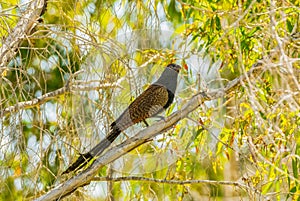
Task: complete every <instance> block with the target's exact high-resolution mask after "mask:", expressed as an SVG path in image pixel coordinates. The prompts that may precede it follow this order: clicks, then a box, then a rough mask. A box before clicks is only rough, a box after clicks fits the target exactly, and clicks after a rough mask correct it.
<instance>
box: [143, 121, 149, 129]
mask: <svg viewBox="0 0 300 201" xmlns="http://www.w3.org/2000/svg"><path fill="white" fill-rule="evenodd" d="M143 122H144V124H145V125H146V127H148V126H149V124H148V123H147V121H146V119H144V120H143Z"/></svg>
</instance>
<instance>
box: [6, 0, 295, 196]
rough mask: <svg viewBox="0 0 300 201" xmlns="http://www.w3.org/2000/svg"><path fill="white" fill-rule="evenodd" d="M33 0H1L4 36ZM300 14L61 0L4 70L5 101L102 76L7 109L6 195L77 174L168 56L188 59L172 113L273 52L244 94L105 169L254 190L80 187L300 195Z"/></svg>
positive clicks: (90, 189)
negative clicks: (73, 169) (82, 158)
mask: <svg viewBox="0 0 300 201" xmlns="http://www.w3.org/2000/svg"><path fill="white" fill-rule="evenodd" d="M27 6H28V2H27V1H12V0H9V1H8V0H2V1H1V2H0V16H1V17H0V26H1V28H0V36H1V40H0V45H2V43H3V41H4V40H5V38H6V37H7V36H8V35H9V34H10V32H11V30H12V29H13V28H14V26H15V25H16V23H17V21H18V20H19V19H20V18H21V17H22V13H23V12H24V11H25V10H26V9H28V7H27ZM299 19H300V16H299V0H289V1H259V0H256V1H255V0H246V1H232V0H228V1H211V0H205V1H192V0H169V1H159V0H146V1H140V0H136V1H124V0H109V1H102V0H98V1H94V0H84V1H76V0H64V1H60V0H56V1H51V0H49V1H48V2H47V9H46V11H45V13H44V15H43V16H42V17H41V20H40V23H39V24H38V25H37V26H36V27H35V29H34V30H32V31H31V34H30V35H28V36H27V37H26V40H24V41H23V42H22V44H21V46H20V47H19V49H18V50H17V54H16V56H15V57H14V59H13V60H11V61H9V63H8V67H9V68H8V70H7V72H6V73H5V74H2V76H1V77H0V90H1V91H0V100H1V102H0V110H1V111H3V110H4V109H5V108H7V107H9V106H13V105H15V104H17V103H20V102H23V101H30V100H32V99H34V98H36V97H40V96H41V95H43V94H46V93H48V92H52V91H55V90H58V89H60V88H62V87H64V86H68V85H70V86H73V85H74V84H77V85H79V86H80V85H81V84H89V85H91V88H89V89H87V90H82V89H81V90H80V89H78V88H77V90H74V89H73V90H71V91H70V92H66V93H63V94H62V95H58V96H54V97H51V98H50V99H49V100H47V101H45V102H43V103H41V104H38V105H35V106H33V107H27V108H25V109H19V110H17V112H13V113H9V114H6V115H2V116H1V121H0V164H1V168H0V174H1V177H0V183H1V185H0V199H1V200H24V199H29V200H30V199H32V198H34V197H36V196H39V195H41V194H43V193H44V192H46V191H49V190H50V189H51V188H52V187H54V186H55V185H57V184H59V183H60V182H62V181H64V180H65V179H66V178H65V177H62V176H61V175H60V174H61V173H62V171H64V170H65V169H66V167H67V166H68V165H69V164H70V163H71V162H72V161H74V160H75V159H76V158H77V154H78V153H82V152H85V151H88V150H89V149H90V148H91V147H92V146H94V145H95V144H96V143H97V142H99V141H100V140H101V139H102V138H103V137H104V136H105V134H106V133H107V132H108V131H109V125H110V123H111V122H113V120H114V119H115V118H116V117H117V116H118V114H120V113H121V112H122V111H123V109H124V108H125V107H126V106H127V105H128V103H130V101H132V100H133V99H134V98H135V97H136V96H137V95H138V94H140V93H141V92H142V91H143V90H144V89H145V88H146V87H147V86H148V85H149V84H150V83H151V82H153V81H154V80H155V79H157V77H158V76H159V75H160V73H161V72H162V71H163V67H164V66H166V65H167V64H168V63H170V62H176V63H178V64H181V65H183V66H185V65H187V67H188V70H187V71H185V70H183V71H182V72H181V73H180V81H179V87H178V91H177V96H176V99H175V104H173V105H172V107H171V108H170V109H169V110H168V111H166V114H167V115H168V114H170V113H171V112H173V111H176V110H177V109H178V108H180V107H181V106H182V105H183V104H184V103H186V102H187V100H189V98H191V97H192V96H193V95H194V94H196V93H197V92H199V91H202V90H213V89H218V88H219V87H222V86H224V85H225V84H226V83H227V82H228V81H229V80H232V79H234V78H236V77H238V76H239V75H241V74H243V73H245V72H246V71H247V70H249V69H250V67H251V66H252V65H253V64H255V63H256V62H258V60H261V59H262V63H263V65H262V67H261V71H260V73H259V74H257V75H255V76H252V77H251V76H250V77H247V79H246V80H245V81H244V82H243V83H241V86H240V87H238V88H236V89H235V90H234V91H233V92H231V93H230V94H227V95H226V96H225V97H224V98H222V99H220V100H213V101H209V102H208V103H206V104H205V105H203V106H201V107H200V108H198V109H197V110H195V111H194V112H193V113H192V114H190V115H189V118H186V119H183V120H182V121H180V122H179V123H178V124H177V125H176V127H174V129H172V130H170V131H168V132H167V133H164V134H162V135H160V136H158V137H156V138H155V140H154V142H152V143H148V144H145V145H143V146H141V147H139V148H137V149H136V150H133V151H132V152H131V153H129V154H128V156H124V157H122V158H121V159H119V160H118V161H116V162H115V163H113V164H111V165H109V166H108V167H106V168H103V169H101V170H99V176H106V175H109V176H111V177H118V176H134V175H138V176H142V177H149V178H156V179H170V180H171V179H173V180H182V181H184V180H191V179H193V180H197V179H198V180H201V179H207V180H213V181H222V180H225V181H237V182H240V183H241V184H243V185H245V186H246V187H247V188H243V189H241V188H238V187H236V186H233V185H232V186H230V185H229V186H226V185H222V184H221V183H219V184H215V185H210V184H189V185H175V184H167V183H166V184H162V183H155V182H152V183H151V182H144V181H126V180H125V181H121V182H97V181H96V182H93V183H91V184H90V185H89V186H87V187H85V188H82V189H80V190H78V191H76V192H75V193H73V194H72V195H71V196H69V197H68V198H67V199H70V200H82V199H84V200H96V199H97V200H105V199H107V198H110V199H112V198H114V199H116V200H149V199H150V200H165V199H166V200H208V199H215V200H219V199H220V200H222V199H223V198H224V199H225V198H226V199H230V200H234V199H236V200H244V199H245V200H249V199H250V200H255V199H258V200H260V199H262V200H265V199H270V200H285V199H287V200H300V185H299V182H300V177H299V173H300V172H299V170H300V138H299V135H300V134H299V132H300V131H299V124H300V117H299V113H300V96H299V91H300V83H299V81H300V80H299V73H300V72H299V45H300V43H299ZM80 70H83V71H82V72H81V71H80ZM78 71H80V73H77V74H76V75H74V73H76V72H78ZM95 83H96V84H98V85H99V86H101V85H103V84H106V87H100V88H97V86H98V85H95ZM0 114H1V113H0ZM151 121H152V122H155V121H156V120H151ZM142 127H143V125H142V124H141V125H137V126H134V128H130V129H128V131H126V132H125V135H123V136H122V137H120V139H118V141H117V142H121V141H122V140H124V139H126V136H131V135H133V134H134V133H136V132H137V130H139V129H142ZM124 161H125V162H124Z"/></svg>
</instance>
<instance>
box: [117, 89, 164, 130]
mask: <svg viewBox="0 0 300 201" xmlns="http://www.w3.org/2000/svg"><path fill="white" fill-rule="evenodd" d="M168 99H169V96H168V90H167V89H166V88H165V87H163V86H159V85H150V86H149V88H148V89H146V90H145V91H144V92H143V93H142V94H141V95H139V96H138V97H137V98H136V99H135V100H134V101H133V102H132V103H131V104H130V105H129V106H128V108H127V109H126V110H125V111H124V112H123V113H122V114H121V115H120V117H119V118H118V119H117V120H116V121H115V123H114V125H116V126H117V127H118V128H119V129H120V130H125V129H126V128H128V127H130V126H132V125H133V124H136V123H139V122H141V121H143V120H145V119H147V118H149V117H151V116H154V115H156V114H157V113H159V112H161V111H162V110H163V107H164V106H165V105H166V104H167V102H168Z"/></svg>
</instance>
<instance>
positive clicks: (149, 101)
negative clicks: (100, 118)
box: [63, 64, 181, 174]
mask: <svg viewBox="0 0 300 201" xmlns="http://www.w3.org/2000/svg"><path fill="white" fill-rule="evenodd" d="M180 69H181V66H179V65H177V64H169V65H168V66H167V67H166V68H165V70H164V71H163V73H162V74H161V76H160V77H159V78H158V80H157V81H156V82H154V83H153V84H151V85H150V86H149V87H148V88H147V89H146V90H145V91H144V92H143V93H142V94H141V95H139V96H138V97H137V98H136V99H135V100H134V101H133V102H132V103H131V104H130V105H129V106H128V107H127V109H126V110H125V111H124V112H123V113H122V114H121V115H120V116H119V118H118V119H117V120H116V121H115V122H113V123H112V124H111V132H110V133H109V134H108V136H107V137H106V138H105V139H103V140H102V141H101V142H100V143H99V144H97V145H96V146H95V147H94V148H93V149H91V150H90V151H89V152H87V153H85V154H81V155H80V156H79V158H78V159H77V160H76V161H75V163H73V164H72V165H71V166H70V167H68V169H67V170H66V171H64V172H63V174H65V173H69V172H71V171H73V170H76V169H80V168H81V167H83V166H84V165H85V164H87V163H88V162H89V161H90V160H92V159H93V158H95V157H97V156H99V155H100V154H101V153H102V152H103V151H104V150H105V149H106V148H108V147H109V145H110V144H111V143H112V142H113V141H114V140H115V139H116V138H117V137H118V136H119V135H120V133H121V132H122V131H124V130H125V129H127V128H128V127H130V126H132V125H134V124H136V123H139V122H142V121H145V119H147V118H149V117H153V116H155V115H157V114H158V113H160V112H162V111H163V110H164V109H167V108H168V107H169V106H170V105H171V103H172V102H173V100H174V94H175V90H176V87H177V77H178V73H179V70H180Z"/></svg>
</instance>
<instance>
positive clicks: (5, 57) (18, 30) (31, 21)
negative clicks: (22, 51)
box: [0, 0, 46, 76]
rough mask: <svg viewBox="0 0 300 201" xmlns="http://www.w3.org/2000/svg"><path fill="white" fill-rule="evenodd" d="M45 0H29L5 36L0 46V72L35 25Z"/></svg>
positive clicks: (2, 74) (4, 69) (44, 5)
mask: <svg viewBox="0 0 300 201" xmlns="http://www.w3.org/2000/svg"><path fill="white" fill-rule="evenodd" d="M45 7H46V0H35V1H31V2H30V4H29V5H28V9H27V10H26V12H25V13H24V14H23V15H22V16H21V17H20V20H19V22H18V23H17V25H16V26H15V28H14V29H13V31H12V32H11V33H9V34H8V36H7V38H5V40H4V42H3V45H2V47H0V74H1V76H4V75H5V71H6V70H7V67H6V65H7V63H8V62H9V61H10V60H11V59H12V58H13V57H14V56H15V54H16V52H17V51H16V50H17V49H18V47H19V45H20V44H21V42H22V41H23V40H24V39H25V38H26V37H27V36H28V34H30V32H31V31H32V29H33V28H34V27H35V26H36V25H37V23H38V19H39V18H40V16H41V15H42V14H43V12H44V11H45Z"/></svg>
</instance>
